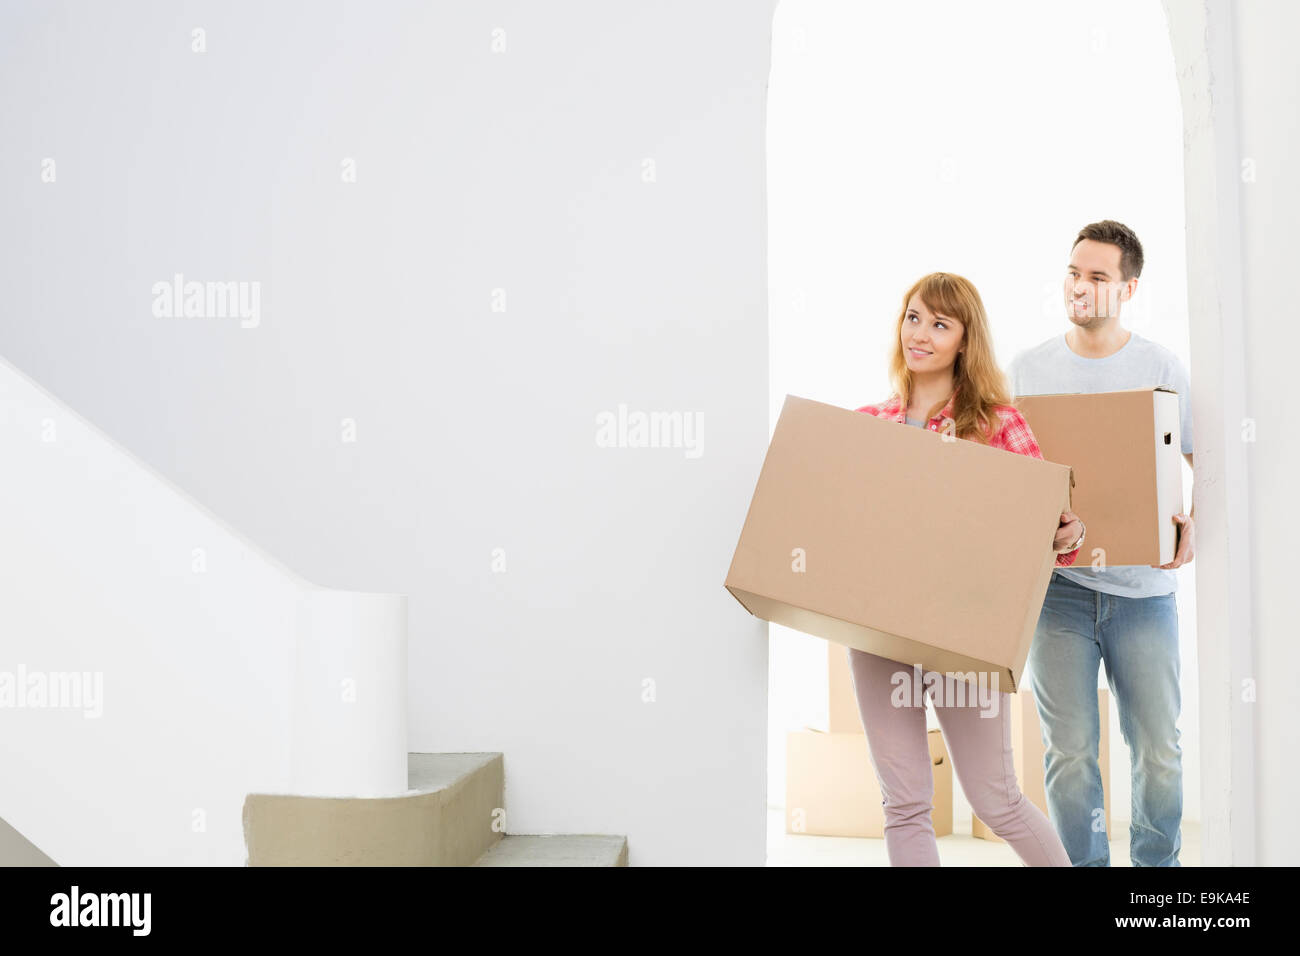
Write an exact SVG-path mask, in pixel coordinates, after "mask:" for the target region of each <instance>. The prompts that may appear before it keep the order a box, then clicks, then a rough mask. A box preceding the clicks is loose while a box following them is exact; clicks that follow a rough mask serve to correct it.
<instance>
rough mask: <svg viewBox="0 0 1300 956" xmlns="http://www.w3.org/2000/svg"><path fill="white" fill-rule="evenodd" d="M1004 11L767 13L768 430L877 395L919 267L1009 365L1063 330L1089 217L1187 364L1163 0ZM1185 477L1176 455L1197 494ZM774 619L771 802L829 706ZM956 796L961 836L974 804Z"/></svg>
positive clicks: (815, 643)
mask: <svg viewBox="0 0 1300 956" xmlns="http://www.w3.org/2000/svg"><path fill="white" fill-rule="evenodd" d="M997 9H998V11H999V13H998V14H997V15H996V16H991V15H990V8H989V6H988V5H987V4H972V3H967V2H953V0H948V2H944V0H931V2H926V3H912V4H860V3H856V2H853V0H816V2H814V0H784V2H783V3H781V5H780V7H779V8H778V9H777V12H776V19H775V24H776V26H775V31H774V36H773V54H772V85H771V90H770V94H769V99H770V106H769V118H770V122H769V127H768V161H769V167H770V169H769V182H770V189H769V205H770V233H771V248H772V251H771V256H770V264H771V290H772V293H771V306H770V308H771V314H772V336H771V338H772V350H771V391H770V395H769V407H770V409H771V424H772V427H775V423H776V418H777V415H778V414H779V412H780V406H781V403H782V402H783V401H784V398H785V395H786V394H787V393H794V394H797V395H804V396H807V397H810V398H816V399H818V400H820V401H825V402H829V403H831V404H837V405H841V406H844V407H848V408H856V407H858V406H860V405H865V404H867V403H869V402H875V401H879V400H882V399H884V398H886V397H888V395H889V388H890V386H889V381H888V359H889V354H890V352H889V350H890V348H891V347H892V344H893V339H892V337H893V335H894V332H895V329H896V325H897V316H898V310H899V307H900V305H901V297H902V294H903V292H904V291H906V289H907V288H908V286H910V285H911V284H912V282H913V281H915V280H916V279H917V278H919V277H920V276H921V275H922V274H924V273H926V272H932V271H939V270H943V271H952V272H957V273H960V274H962V275H965V276H966V277H967V278H969V279H971V281H972V282H974V283H975V285H976V286H977V287H978V288H979V290H980V294H981V297H982V298H983V300H984V303H985V306H986V307H987V309H988V311H989V317H990V321H991V324H992V328H993V332H994V337H995V343H996V347H997V353H998V359H999V361H1000V362H1001V363H1002V365H1003V367H1006V365H1007V364H1008V363H1009V362H1010V361H1011V359H1012V358H1013V357H1014V356H1015V355H1016V353H1017V352H1019V351H1021V350H1023V349H1025V348H1028V347H1030V346H1032V345H1036V344H1038V343H1039V342H1042V341H1043V340H1045V339H1046V338H1048V337H1049V336H1053V335H1062V334H1064V333H1065V331H1066V330H1068V329H1069V328H1070V323H1069V320H1068V318H1067V317H1066V316H1065V313H1064V305H1063V303H1062V279H1063V277H1064V272H1065V264H1066V262H1067V261H1068V257H1069V252H1070V245H1071V243H1072V241H1073V239H1074V237H1075V235H1076V234H1077V233H1078V230H1079V228H1080V227H1082V226H1083V225H1084V224H1086V223H1089V222H1093V221H1095V220H1098V219H1105V218H1114V219H1119V220H1121V221H1123V222H1126V223H1127V224H1128V225H1130V226H1132V227H1133V228H1134V230H1135V231H1136V232H1137V234H1138V235H1139V237H1141V239H1142V242H1143V246H1144V252H1145V254H1146V263H1145V267H1144V269H1143V273H1142V277H1141V279H1140V282H1139V289H1138V293H1137V295H1136V296H1135V297H1134V299H1133V301H1132V302H1131V303H1129V304H1126V305H1125V308H1124V311H1123V315H1122V320H1123V324H1124V325H1125V327H1127V328H1130V329H1134V330H1136V331H1137V332H1139V333H1140V334H1142V335H1144V336H1146V337H1147V338H1150V339H1153V340H1155V341H1157V342H1160V343H1161V344H1163V345H1165V346H1166V347H1167V348H1169V349H1171V350H1172V351H1173V352H1174V353H1175V354H1177V355H1178V356H1179V357H1180V358H1181V359H1182V360H1183V362H1184V364H1185V365H1186V366H1188V367H1189V368H1191V367H1192V362H1191V359H1192V356H1191V355H1190V349H1189V342H1188V322H1187V285H1186V283H1187V271H1186V246H1185V241H1184V195H1183V182H1182V158H1183V157H1182V151H1183V136H1182V110H1181V105H1180V102H1179V92H1178V82H1177V75H1176V72H1175V68H1174V57H1173V51H1172V49H1171V47H1170V42H1169V34H1168V29H1167V25H1166V22H1165V15H1164V11H1163V10H1162V9H1161V6H1160V4H1159V2H1157V0H1144V2H1140V3H1138V2H1133V0H1108V2H1100V3H1090V4H1087V5H1086V6H1084V7H1080V6H1077V5H1064V4H1044V3H1041V2H1037V0H1022V2H1000V3H999V4H998V7H997ZM1192 386H1193V391H1195V389H1196V376H1195V372H1194V371H1193V372H1192ZM1192 477H1193V476H1192V472H1191V470H1190V469H1185V470H1184V473H1183V479H1184V493H1185V495H1186V496H1187V498H1188V502H1189V506H1190V496H1191V486H1192ZM1196 569H1197V564H1196V562H1195V561H1193V563H1192V564H1190V565H1187V566H1185V567H1183V568H1181V569H1179V571H1178V572H1177V573H1178V604H1179V623H1180V638H1181V645H1182V692H1183V709H1182V718H1181V720H1180V722H1179V727H1180V729H1181V730H1182V738H1181V745H1182V748H1183V768H1184V818H1185V819H1188V820H1197V819H1199V817H1200V799H1199V798H1200V769H1201V765H1200V752H1199V751H1200V733H1199V719H1198V718H1199V696H1198V672H1197V667H1198V665H1197V633H1196V600H1195V599H1196V577H1195V575H1196ZM911 572H912V573H923V569H919V568H917V569H911ZM772 634H773V639H772V648H771V655H772V662H773V666H772V673H771V678H770V682H771V687H772V699H771V710H770V713H769V725H770V740H769V746H770V753H771V760H770V762H769V780H768V786H769V800H770V803H771V804H772V805H773V806H783V805H784V793H785V790H784V788H785V735H786V732H787V731H788V730H794V729H798V728H799V727H800V726H802V725H803V724H804V723H806V722H813V723H819V722H821V721H824V719H825V718H824V710H825V706H826V700H825V697H826V692H825V642H823V641H820V640H818V639H815V638H809V637H807V636H805V635H801V634H799V633H798V632H795V631H791V630H789V629H788V628H783V627H780V626H778V625H773V626H772ZM1098 683H1099V685H1101V686H1105V683H1106V679H1105V674H1104V671H1100V672H1099V675H1098ZM928 716H929V719H930V724H931V726H938V723H937V721H936V719H935V717H934V713H933V710H930V711H929V715H928ZM1110 740H1111V788H1110V798H1111V813H1112V824H1113V827H1114V829H1116V830H1119V831H1126V830H1127V824H1128V821H1129V819H1130V817H1131V813H1132V808H1131V786H1130V773H1129V752H1128V748H1127V746H1126V745H1125V744H1124V742H1123V738H1122V734H1121V731H1120V726H1119V715H1118V711H1117V710H1116V708H1115V705H1114V702H1113V701H1112V704H1111V726H1110ZM1040 772H1041V771H1040ZM956 789H957V791H958V792H957V794H956V800H955V809H954V812H955V814H956V818H957V829H958V831H959V832H960V831H961V830H962V829H963V828H969V826H970V822H969V821H970V809H969V804H968V803H967V801H966V800H965V798H964V796H963V795H962V794H961V793H960V787H959V786H957V788H956Z"/></svg>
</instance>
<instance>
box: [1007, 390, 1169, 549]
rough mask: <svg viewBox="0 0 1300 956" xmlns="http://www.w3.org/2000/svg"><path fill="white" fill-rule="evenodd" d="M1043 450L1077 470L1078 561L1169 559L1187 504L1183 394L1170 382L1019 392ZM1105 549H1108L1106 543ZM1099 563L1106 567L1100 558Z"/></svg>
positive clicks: (1019, 403) (1019, 405) (1019, 401)
mask: <svg viewBox="0 0 1300 956" xmlns="http://www.w3.org/2000/svg"><path fill="white" fill-rule="evenodd" d="M1014 402H1015V405H1016V407H1017V408H1019V409H1020V412H1021V414H1022V415H1024V416H1025V421H1027V422H1028V423H1029V427H1030V428H1031V429H1032V430H1033V432H1034V437H1035V438H1037V439H1038V445H1039V447H1040V448H1041V449H1042V451H1043V457H1044V458H1046V459H1047V460H1048V461H1054V462H1060V463H1061V464H1064V465H1070V466H1071V467H1072V468H1073V469H1074V478H1075V482H1076V486H1075V488H1074V508H1073V510H1074V512H1075V514H1077V515H1078V516H1079V517H1080V518H1081V519H1083V523H1084V524H1085V525H1086V526H1087V529H1088V530H1087V535H1086V536H1085V538H1084V542H1083V547H1082V549H1081V551H1080V554H1079V557H1078V559H1077V560H1076V562H1075V563H1076V564H1077V565H1079V567H1090V566H1091V565H1092V564H1093V563H1094V562H1102V561H1104V563H1105V566H1116V565H1125V564H1144V565H1160V564H1168V563H1169V562H1170V561H1172V560H1173V559H1174V554H1175V553H1176V551H1177V536H1178V526H1177V524H1175V522H1174V520H1173V516H1174V515H1176V514H1178V513H1179V512H1181V511H1183V462H1182V447H1183V446H1182V437H1181V435H1180V433H1179V421H1178V393H1177V392H1175V391H1174V390H1173V389H1172V388H1170V387H1169V386H1167V385H1161V386H1158V387H1156V388H1132V389H1127V390H1125V391H1119V392H1095V393H1090V394H1060V395H1021V396H1016V398H1015V399H1014ZM1098 549H1100V550H1098ZM1098 566H1099V567H1100V566H1102V565H1101V564H1100V563H1099V564H1098Z"/></svg>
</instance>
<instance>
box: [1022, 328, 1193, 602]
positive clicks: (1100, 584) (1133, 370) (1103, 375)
mask: <svg viewBox="0 0 1300 956" xmlns="http://www.w3.org/2000/svg"><path fill="white" fill-rule="evenodd" d="M1007 375H1008V377H1009V378H1010V379H1011V391H1012V393H1013V395H1051V394H1060V393H1066V392H1089V393H1090V392H1118V391H1123V390H1124V389H1128V388H1153V387H1154V386H1156V385H1168V386H1170V387H1172V388H1174V389H1175V390H1176V391H1177V392H1178V418H1179V429H1180V430H1181V432H1182V446H1183V447H1182V451H1183V454H1185V455H1187V454H1191V452H1192V393H1191V384H1190V383H1189V381H1188V376H1187V370H1186V369H1185V368H1184V367H1183V363H1182V362H1181V361H1179V359H1178V356H1176V355H1174V353H1173V352H1171V351H1169V349H1167V348H1165V347H1164V346H1163V345H1160V344H1158V343H1156V342H1153V341H1151V340H1150V339H1148V338H1145V337H1143V336H1141V335H1138V334H1137V333H1136V332H1131V334H1130V335H1129V340H1128V341H1127V342H1126V343H1124V346H1123V347H1122V348H1121V349H1120V350H1119V351H1118V352H1115V353H1114V354H1112V355H1107V356H1106V357H1105V358H1084V357H1083V356H1082V355H1079V354H1078V353H1076V352H1075V351H1074V350H1072V349H1071V348H1070V346H1068V345H1067V344H1066V343H1065V334H1064V333H1062V334H1060V335H1055V336H1053V337H1052V338H1050V339H1048V340H1047V341H1046V342H1044V343H1042V344H1041V345H1037V346H1035V347H1033V348H1031V349H1026V350H1025V351H1023V352H1021V353H1020V354H1019V355H1017V356H1016V357H1015V358H1014V359H1012V360H1011V364H1010V365H1009V366H1008V367H1007ZM1079 517H1081V518H1082V519H1083V521H1084V524H1087V522H1088V516H1087V515H1080V516H1079ZM1087 553H1088V542H1087V540H1086V539H1085V541H1084V543H1083V548H1082V549H1081V551H1080V553H1079V557H1078V559H1077V560H1078V561H1079V563H1080V564H1082V565H1083V566H1082V567H1077V568H1074V567H1071V568H1057V569H1056V570H1055V572H1054V573H1056V574H1060V575H1062V576H1064V577H1066V578H1069V579H1070V580H1071V581H1074V582H1076V583H1077V584H1082V585H1083V586H1084V587H1088V588H1092V589H1093V590H1095V591H1103V592H1105V593H1106V594H1116V595H1119V596H1120V597H1156V596H1157V595H1161V594H1169V593H1170V592H1173V591H1177V590H1178V576H1177V575H1176V574H1175V573H1174V572H1173V571H1170V570H1166V569H1164V568H1153V567H1151V566H1149V565H1144V564H1140V565H1117V566H1112V567H1107V568H1105V569H1097V568H1092V567H1089V566H1088V565H1087V563H1086V561H1087V559H1086V555H1087Z"/></svg>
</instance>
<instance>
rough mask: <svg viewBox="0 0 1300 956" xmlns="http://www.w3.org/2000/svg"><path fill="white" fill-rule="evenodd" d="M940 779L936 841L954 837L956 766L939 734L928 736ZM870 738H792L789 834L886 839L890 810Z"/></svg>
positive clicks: (812, 734) (802, 733) (806, 733)
mask: <svg viewBox="0 0 1300 956" xmlns="http://www.w3.org/2000/svg"><path fill="white" fill-rule="evenodd" d="M926 739H927V740H928V741H929V745H930V759H931V761H932V767H931V771H932V773H933V774H934V804H933V810H931V812H930V819H931V821H932V822H933V823H934V834H935V836H947V835H948V834H950V833H952V764H951V763H950V762H949V760H948V752H947V750H946V749H945V747H944V744H943V735H942V734H941V733H939V731H937V730H932V731H930V732H929V733H928V734H926ZM881 800H882V798H881V795H880V784H879V783H878V782H877V780H876V771H875V768H873V767H872V766H871V753H870V751H869V750H868V749H867V736H866V734H863V733H856V734H827V733H822V732H821V731H819V730H812V729H806V730H795V731H791V732H790V733H789V734H788V735H787V737H786V773H785V832H786V833H803V834H814V835H817V836H852V837H883V836H884V835H885V809H884V806H883V805H882V803H881Z"/></svg>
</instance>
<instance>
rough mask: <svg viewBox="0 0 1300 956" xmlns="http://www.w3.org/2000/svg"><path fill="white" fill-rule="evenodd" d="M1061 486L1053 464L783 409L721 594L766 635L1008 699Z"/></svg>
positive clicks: (1034, 609)
mask: <svg viewBox="0 0 1300 956" xmlns="http://www.w3.org/2000/svg"><path fill="white" fill-rule="evenodd" d="M1069 482H1070V471H1069V469H1068V468H1067V467H1064V466H1061V465H1058V464H1054V463H1052V462H1047V461H1040V460H1037V459H1033V458H1030V457H1027V456H1025V455H1017V454H1015V453H1013V452H1008V451H1003V450H1001V449H996V448H989V447H987V446H985V445H980V444H978V443H976V442H971V441H964V440H960V439H956V440H945V438H944V436H942V435H940V434H938V433H936V432H928V431H922V430H921V429H917V428H908V427H906V426H902V425H899V424H898V423H897V422H887V421H883V420H881V419H878V418H875V417H873V416H871V415H865V414H863V413H861V412H855V411H850V410H848V409H843V408H836V407H835V406H833V405H825V404H822V403H821V402H814V401H811V400H809V399H805V398H798V397H797V396H794V395H787V396H786V400H785V405H784V407H783V408H782V410H781V416H780V418H779V419H778V421H777V426H776V430H775V433H774V434H773V436H772V442H771V445H770V446H769V447H768V452H767V457H766V459H765V460H764V462H763V468H762V471H761V473H760V474H759V478H758V483H757V487H756V488H755V490H754V497H753V500H752V501H751V502H750V507H749V513H748V515H747V517H746V519H745V525H744V528H743V530H742V531H741V535H740V541H739V543H738V544H737V546H736V552H735V556H734V557H733V559H732V562H731V568H730V570H729V572H728V574H727V580H726V587H727V589H728V590H729V591H730V592H731V593H732V594H733V595H734V596H735V597H736V599H737V600H738V601H740V603H741V604H742V605H744V606H745V608H746V609H748V610H749V611H750V613H752V614H755V615H756V616H758V617H761V618H763V619H764V620H768V621H775V622H777V623H779V624H784V625H786V626H787V627H793V628H796V629H798V630H800V631H804V632H805V633H808V634H813V635H815V636H817V637H822V638H825V639H826V640H830V641H833V642H836V643H839V644H845V645H847V646H850V647H857V648H859V649H861V650H865V651H869V652H871V653H876V654H880V655H881V656H883V657H887V658H889V659H890V660H897V661H901V662H903V663H906V664H920V665H921V666H922V667H924V668H925V669H926V670H937V671H941V672H955V673H962V674H968V673H971V672H977V671H990V672H994V673H998V674H999V675H1000V681H999V688H998V689H999V690H1003V691H1013V690H1015V689H1016V686H1017V684H1018V682H1019V680H1020V675H1021V672H1022V671H1023V669H1024V663H1025V658H1026V657H1027V656H1028V653H1029V644H1030V642H1031V641H1032V640H1033V636H1034V629H1035V626H1036V625H1037V623H1038V616H1039V613H1040V611H1041V610H1042V604H1043V597H1044V595H1045V594H1046V593H1047V584H1048V580H1049V578H1050V577H1051V573H1052V568H1053V567H1054V566H1055V555H1054V554H1053V553H1052V539H1053V536H1054V535H1055V532H1056V528H1057V526H1058V524H1059V516H1060V514H1061V512H1062V511H1063V510H1064V509H1065V508H1067V507H1068V506H1069V501H1070V484H1069ZM800 562H802V563H800ZM966 679H969V678H966Z"/></svg>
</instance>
